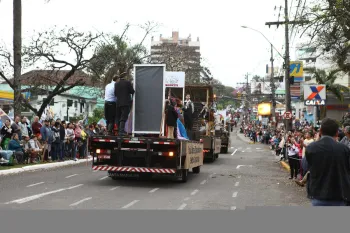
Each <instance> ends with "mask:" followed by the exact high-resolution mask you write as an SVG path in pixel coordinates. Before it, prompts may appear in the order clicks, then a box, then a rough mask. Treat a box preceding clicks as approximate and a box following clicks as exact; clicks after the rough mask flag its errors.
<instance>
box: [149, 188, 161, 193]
mask: <svg viewBox="0 0 350 233" xmlns="http://www.w3.org/2000/svg"><path fill="white" fill-rule="evenodd" d="M158 189H159V188H155V189H152V190H151V191H149V193H154V192H155V191H157V190H158Z"/></svg>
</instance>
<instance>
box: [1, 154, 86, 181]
mask: <svg viewBox="0 0 350 233" xmlns="http://www.w3.org/2000/svg"><path fill="white" fill-rule="evenodd" d="M90 161H92V157H91V156H89V157H88V158H87V159H80V160H78V161H72V160H69V161H64V162H56V163H48V164H37V165H30V166H25V167H21V168H13V169H8V170H2V171H0V176H6V175H14V174H19V173H22V172H29V171H38V170H50V169H55V168H58V167H67V166H74V165H78V164H83V163H88V162H90Z"/></svg>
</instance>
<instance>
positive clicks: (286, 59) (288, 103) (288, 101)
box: [265, 0, 309, 131]
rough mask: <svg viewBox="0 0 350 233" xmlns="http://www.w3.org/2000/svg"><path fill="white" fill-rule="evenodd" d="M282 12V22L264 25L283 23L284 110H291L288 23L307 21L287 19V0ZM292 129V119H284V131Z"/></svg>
mask: <svg viewBox="0 0 350 233" xmlns="http://www.w3.org/2000/svg"><path fill="white" fill-rule="evenodd" d="M284 14H285V21H284V22H267V23H265V25H268V26H269V27H270V26H271V25H277V27H278V26H279V25H281V24H284V25H285V37H286V38H285V40H286V41H285V47H286V52H285V57H284V68H285V88H286V94H285V102H286V103H285V104H286V111H287V112H292V104H291V94H290V57H289V25H290V24H299V25H302V24H305V23H308V22H309V21H289V16H288V0H285V6H284ZM290 130H292V120H286V131H290Z"/></svg>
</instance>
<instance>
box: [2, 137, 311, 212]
mask: <svg viewBox="0 0 350 233" xmlns="http://www.w3.org/2000/svg"><path fill="white" fill-rule="evenodd" d="M231 139H232V144H231V148H230V150H229V153H228V154H226V155H220V156H219V159H217V160H216V161H215V162H214V163H205V165H204V166H203V167H202V168H201V173H200V174H190V175H189V178H188V182H187V183H178V182H173V181H169V180H164V179H153V180H146V181H138V180H119V181H114V180H112V179H111V178H109V177H107V174H106V172H102V171H98V172H93V171H92V169H91V164H88V165H86V164H83V165H78V166H75V167H67V168H59V169H56V170H50V171H37V172H30V173H22V174H19V175H14V176H8V177H0V208H1V209H4V208H10V209H169V210H176V209H177V210H199V209H213V210H235V209H245V208H247V207H250V206H300V205H310V204H309V201H308V200H307V199H306V195H305V189H303V188H300V187H297V186H296V185H295V184H294V183H293V182H292V181H290V180H288V177H289V176H288V173H287V172H286V171H285V170H283V168H281V166H280V164H278V163H276V159H275V156H273V155H272V153H271V151H270V150H269V149H268V147H267V146H264V145H261V144H255V145H252V144H248V142H247V140H244V139H243V140H242V138H241V137H238V136H237V134H236V132H233V133H232V136H231Z"/></svg>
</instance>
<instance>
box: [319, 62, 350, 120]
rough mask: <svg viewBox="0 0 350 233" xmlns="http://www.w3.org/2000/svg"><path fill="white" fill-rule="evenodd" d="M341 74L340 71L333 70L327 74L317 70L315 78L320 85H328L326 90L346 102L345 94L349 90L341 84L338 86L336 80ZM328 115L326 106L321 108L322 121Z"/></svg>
mask: <svg viewBox="0 0 350 233" xmlns="http://www.w3.org/2000/svg"><path fill="white" fill-rule="evenodd" d="M339 72H341V70H340V69H336V70H332V71H330V72H329V73H327V72H326V71H325V70H316V71H315V72H314V77H315V78H316V82H317V83H318V84H324V85H326V90H327V91H330V92H331V93H333V94H334V95H335V96H336V98H337V99H338V100H339V101H341V102H342V103H343V102H344V93H349V90H350V89H349V88H348V87H346V86H343V85H340V84H336V83H335V80H336V79H337V78H338V74H339ZM325 115H326V108H325V107H324V106H322V107H321V119H323V118H324V117H325Z"/></svg>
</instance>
